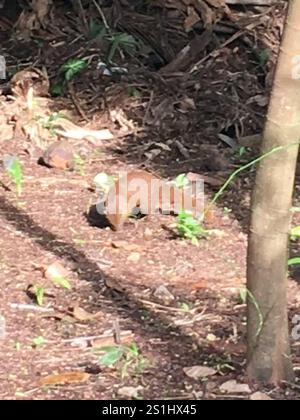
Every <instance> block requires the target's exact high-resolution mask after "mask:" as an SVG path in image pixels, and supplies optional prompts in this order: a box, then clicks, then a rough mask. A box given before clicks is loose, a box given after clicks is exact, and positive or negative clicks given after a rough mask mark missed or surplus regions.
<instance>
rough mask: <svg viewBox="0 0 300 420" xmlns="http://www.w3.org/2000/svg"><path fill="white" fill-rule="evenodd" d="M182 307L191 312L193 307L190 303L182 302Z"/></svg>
mask: <svg viewBox="0 0 300 420" xmlns="http://www.w3.org/2000/svg"><path fill="white" fill-rule="evenodd" d="M179 307H180V309H182V310H183V311H184V312H189V311H190V310H191V307H190V305H189V304H188V303H185V302H182V303H181V304H180V305H179Z"/></svg>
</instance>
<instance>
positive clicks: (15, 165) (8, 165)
mask: <svg viewBox="0 0 300 420" xmlns="http://www.w3.org/2000/svg"><path fill="white" fill-rule="evenodd" d="M3 165H4V168H5V169H6V171H7V172H8V174H9V176H10V177H11V179H12V181H13V182H14V184H15V186H16V189H17V195H18V197H20V196H21V194H22V186H23V180H24V178H23V170H22V165H21V162H20V161H19V159H18V158H17V157H14V156H6V157H4V159H3Z"/></svg>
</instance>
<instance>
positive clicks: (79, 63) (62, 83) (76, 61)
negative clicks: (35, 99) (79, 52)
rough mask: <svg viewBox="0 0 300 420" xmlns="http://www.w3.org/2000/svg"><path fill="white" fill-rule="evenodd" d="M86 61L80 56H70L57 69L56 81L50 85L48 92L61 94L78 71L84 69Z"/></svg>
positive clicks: (56, 94)
mask: <svg viewBox="0 0 300 420" xmlns="http://www.w3.org/2000/svg"><path fill="white" fill-rule="evenodd" d="M87 66H88V63H87V62H86V61H85V60H83V59H81V58H77V57H75V58H70V59H69V60H67V61H66V62H65V63H64V64H63V65H62V66H61V68H60V70H59V75H60V77H59V79H58V82H57V83H55V84H54V85H52V86H51V88H50V93H51V95H52V96H62V95H63V94H64V93H65V91H66V87H67V85H68V83H69V82H71V81H72V80H73V79H74V78H75V77H76V76H77V75H78V74H79V73H81V72H82V71H84V70H85V69H86V68H87Z"/></svg>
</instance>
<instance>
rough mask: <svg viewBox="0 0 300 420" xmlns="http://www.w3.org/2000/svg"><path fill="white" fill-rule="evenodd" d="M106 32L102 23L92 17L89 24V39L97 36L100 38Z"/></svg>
mask: <svg viewBox="0 0 300 420" xmlns="http://www.w3.org/2000/svg"><path fill="white" fill-rule="evenodd" d="M106 33H107V29H106V28H105V26H104V25H103V24H102V23H99V22H97V21H96V20H94V19H92V20H91V21H90V25H89V39H95V38H98V40H101V39H102V38H103V37H104V36H105V35H106Z"/></svg>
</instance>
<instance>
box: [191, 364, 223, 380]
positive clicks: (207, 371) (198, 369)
mask: <svg viewBox="0 0 300 420" xmlns="http://www.w3.org/2000/svg"><path fill="white" fill-rule="evenodd" d="M183 371H184V373H185V374H186V375H187V376H188V377H189V378H192V379H200V378H207V377H209V376H213V375H215V374H216V373H217V371H216V370H215V369H213V368H210V367H208V366H191V367H185V368H183Z"/></svg>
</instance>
